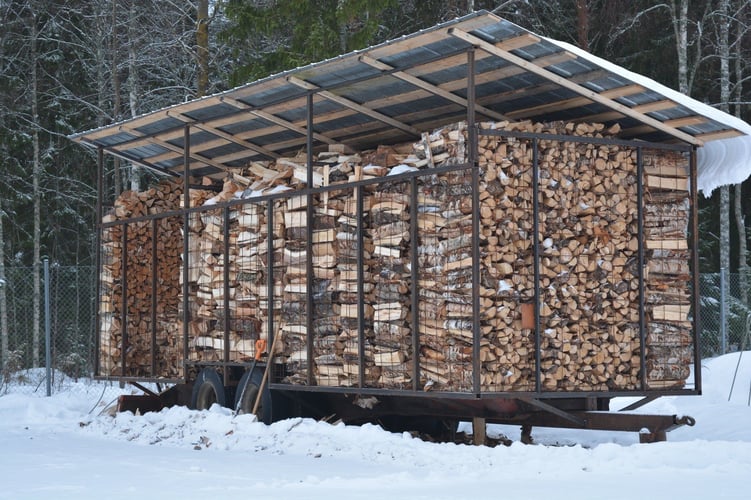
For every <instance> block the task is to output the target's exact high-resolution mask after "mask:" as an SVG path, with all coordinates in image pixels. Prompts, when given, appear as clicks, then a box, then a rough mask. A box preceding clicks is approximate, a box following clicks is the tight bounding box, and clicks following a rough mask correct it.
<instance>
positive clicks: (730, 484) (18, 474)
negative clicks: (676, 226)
mask: <svg viewBox="0 0 751 500" xmlns="http://www.w3.org/2000/svg"><path fill="white" fill-rule="evenodd" d="M737 361H738V354H733V355H727V356H723V357H721V358H717V359H713V360H708V361H706V362H705V363H703V370H702V376H703V380H704V389H705V395H704V396H697V397H693V396H681V397H669V398H667V397H666V398H662V399H659V400H657V401H655V402H653V403H651V404H650V405H648V406H646V407H644V408H642V409H641V410H640V411H643V412H645V413H670V414H672V413H676V414H679V415H691V416H694V417H695V418H696V420H697V425H696V427H693V428H687V427H684V428H681V429H678V430H676V431H674V432H671V433H670V434H669V435H668V442H667V443H659V444H650V445H640V444H637V441H638V436H636V434H635V433H618V432H589V431H573V430H561V429H534V430H533V435H534V437H535V438H536V441H537V442H538V443H539V444H538V445H537V446H526V445H523V444H521V443H518V442H515V443H514V444H512V445H511V446H510V447H505V446H498V447H495V448H490V447H473V446H467V445H456V444H435V443H427V442H423V441H421V440H419V439H416V438H413V437H412V436H410V435H409V434H406V433H405V434H392V433H387V432H385V431H383V430H381V429H380V428H379V427H377V426H373V425H365V426H362V427H354V426H346V425H342V424H338V425H331V424H327V423H323V422H316V421H313V420H310V419H299V418H296V419H289V420H285V421H282V422H277V423H275V424H273V425H271V426H265V425H263V424H261V423H257V422H253V421H252V419H251V418H250V417H248V416H244V415H241V416H233V415H232V412H230V411H229V410H227V409H224V408H220V407H218V406H214V407H212V408H211V409H210V410H209V411H203V412H197V411H190V410H187V409H186V408H182V407H175V408H170V409H165V410H163V411H161V412H159V413H147V414H145V415H142V416H134V415H132V414H130V413H124V414H119V415H117V416H115V417H112V416H109V415H108V414H106V413H105V412H103V411H102V410H103V409H104V408H105V407H106V406H107V404H108V403H110V402H111V401H112V400H114V398H116V396H117V394H119V393H121V392H122V391H120V390H119V389H117V388H116V387H114V386H112V385H108V386H103V385H101V384H82V383H71V384H70V387H71V389H70V391H68V392H64V393H59V394H56V395H55V396H53V397H51V398H44V397H38V396H29V395H25V394H19V393H11V394H8V395H6V396H2V397H0V442H2V444H3V453H0V470H3V480H2V482H3V487H2V489H0V498H14V499H16V498H77V499H88V498H92V499H93V498H97V499H98V498H102V497H103V496H106V497H107V498H138V497H139V496H142V497H147V498H153V497H154V496H155V495H159V496H160V497H164V498H181V499H183V500H185V499H191V498H224V497H227V496H228V495H242V496H248V495H250V496H252V497H253V498H290V497H293V496H296V497H299V498H313V499H317V498H325V499H327V500H330V499H331V498H340V497H344V496H346V497H347V498H375V497H378V498H380V497H388V498H393V499H397V498H410V499H411V498H431V499H433V498H472V497H481V496H488V495H489V494H493V496H496V495H497V492H501V491H502V492H503V497H504V498H525V499H526V498H539V497H542V496H552V495H554V496H555V497H556V498H564V499H566V498H576V499H581V498H602V497H605V498H634V497H639V496H644V497H647V498H654V497H656V496H664V497H667V498H682V499H688V498H717V497H726V498H747V492H748V471H749V470H751V426H750V425H749V423H750V422H751V407H749V406H747V398H748V394H749V386H750V385H751V352H747V353H745V356H744V358H743V364H742V366H741V368H740V370H739V371H738V376H737V379H736V383H735V388H734V391H733V395H732V398H731V401H728V394H729V390H730V384H731V381H732V378H733V373H734V371H735V368H736V364H737ZM616 403H617V404H616ZM628 403H629V401H627V400H625V399H624V400H616V401H615V402H614V404H613V406H614V407H617V406H618V405H619V404H620V405H625V404H628ZM465 427H466V426H465ZM466 428H468V427H466ZM490 433H491V434H492V433H496V434H498V433H504V434H506V435H508V436H509V437H511V438H512V439H515V440H516V439H518V437H519V430H518V428H515V427H504V426H491V429H490ZM582 485H586V488H582Z"/></svg>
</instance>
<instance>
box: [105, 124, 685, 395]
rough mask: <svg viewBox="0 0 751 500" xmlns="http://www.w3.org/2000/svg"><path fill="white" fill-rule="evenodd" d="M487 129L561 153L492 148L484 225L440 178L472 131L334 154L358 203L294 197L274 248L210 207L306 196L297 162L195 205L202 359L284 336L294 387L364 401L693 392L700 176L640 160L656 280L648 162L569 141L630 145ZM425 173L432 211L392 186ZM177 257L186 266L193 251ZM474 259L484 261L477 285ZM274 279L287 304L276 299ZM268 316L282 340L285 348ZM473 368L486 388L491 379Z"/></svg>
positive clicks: (319, 179) (668, 163)
mask: <svg viewBox="0 0 751 500" xmlns="http://www.w3.org/2000/svg"><path fill="white" fill-rule="evenodd" d="M481 128H483V129H504V130H516V131H520V132H533V133H545V134H556V135H558V136H559V137H556V138H544V139H541V140H539V141H537V143H536V144H534V143H533V140H532V139H529V138H514V137H501V136H490V135H483V134H482V133H481V134H480V135H479V150H478V156H477V158H478V162H479V169H478V171H477V172H476V174H477V176H478V178H479V185H478V193H477V195H478V196H477V198H478V199H479V206H478V207H474V206H473V181H472V179H473V172H472V169H471V168H465V169H460V170H457V171H454V172H449V173H445V172H444V173H440V174H435V173H431V168H432V167H441V166H448V165H461V164H464V163H465V162H466V161H467V158H468V156H469V155H468V151H467V135H468V131H467V127H466V124H465V123H459V124H454V125H451V126H448V127H445V128H442V129H439V130H436V131H434V132H433V133H429V134H424V135H423V137H422V139H421V140H420V141H419V142H418V143H416V144H413V145H409V147H405V146H404V145H401V146H395V147H380V148H378V149H377V150H374V151H370V152H362V153H360V154H359V155H357V154H351V153H344V152H343V151H341V150H337V149H335V148H332V150H331V151H329V152H324V153H321V154H319V155H318V156H317V157H316V158H314V160H315V167H314V172H313V173H314V176H313V182H314V187H318V186H322V185H335V184H342V189H341V190H334V191H329V192H323V193H317V194H315V195H307V194H305V195H301V194H295V193H294V192H291V193H290V195H289V196H288V197H285V198H281V199H278V200H275V201H274V202H273V207H274V208H273V210H274V213H273V233H274V234H273V235H269V234H268V228H267V222H268V216H269V214H268V213H266V212H267V208H266V206H267V205H266V202H261V203H259V202H254V201H253V200H252V198H251V199H247V200H245V202H243V203H242V204H238V205H233V206H232V207H231V208H230V209H229V210H228V212H227V211H225V209H212V208H211V206H210V205H211V204H212V203H217V202H222V201H227V200H229V199H232V198H233V197H234V198H238V197H239V198H242V197H247V196H255V195H258V194H264V193H267V192H269V191H268V190H269V189H271V188H274V189H281V188H283V189H287V190H296V189H300V188H301V187H304V183H305V182H306V180H307V174H306V172H305V168H304V167H302V166H301V163H300V159H299V158H296V159H282V160H277V161H276V162H273V163H270V164H266V165H259V164H254V165H252V166H251V167H249V169H248V171H247V172H244V173H243V176H237V175H236V176H234V178H233V182H231V183H230V182H228V183H226V184H225V186H224V189H223V191H222V192H221V193H219V194H216V192H208V191H207V192H204V191H201V190H193V191H191V206H200V205H202V204H205V203H208V205H209V206H207V207H206V208H205V210H203V211H201V212H197V213H195V214H191V223H190V233H189V246H190V253H189V263H188V268H189V269H188V275H189V293H190V297H189V301H188V302H189V305H190V312H191V314H190V323H189V332H190V335H189V341H190V345H189V347H190V356H191V359H195V360H219V359H224V358H223V356H224V353H225V351H226V350H227V349H229V351H230V354H229V357H230V359H231V360H238V361H240V360H248V359H250V358H251V357H252V355H253V353H254V352H253V345H254V341H255V339H257V338H269V337H270V334H272V333H273V334H274V335H276V334H280V335H282V338H283V342H282V344H281V346H282V347H281V348H280V352H279V353H276V356H275V358H274V359H275V361H276V362H278V363H284V364H285V368H286V376H287V377H286V379H285V381H286V382H288V383H295V384H297V383H299V384H307V383H309V382H311V381H312V382H313V383H314V384H317V385H321V386H353V385H358V384H359V382H360V378H362V379H363V382H364V385H365V386H366V387H383V388H412V387H414V386H418V387H420V388H424V389H425V390H443V391H470V390H473V388H474V381H475V376H477V377H478V378H479V382H480V389H481V390H483V391H528V390H536V388H537V387H536V384H537V382H538V381H539V384H540V388H541V389H542V390H545V391H607V390H633V389H638V388H640V387H642V384H646V385H647V386H648V387H655V388H663V387H680V386H682V384H683V383H684V380H685V379H686V377H687V376H688V367H689V366H690V362H691V323H690V322H689V320H688V312H689V306H690V299H689V297H690V292H689V280H688V277H689V276H690V271H689V269H688V264H687V263H688V250H687V248H688V246H687V243H686V229H687V222H688V216H689V214H688V206H689V205H688V186H687V179H688V172H687V168H686V166H687V159H686V158H685V157H684V156H683V155H682V154H681V153H677V152H665V151H660V152H658V151H652V150H649V149H645V150H644V151H643V152H642V157H643V159H644V173H643V177H642V179H641V180H642V182H643V185H644V205H643V214H644V215H643V220H642V223H643V224H642V225H643V228H644V259H645V260H644V262H645V267H644V269H643V270H642V271H643V272H642V273H640V269H639V238H638V228H639V226H640V224H639V213H640V209H639V206H638V196H637V191H638V185H639V178H638V175H639V173H638V171H637V151H636V150H635V149H634V148H627V147H623V146H618V145H607V144H604V143H603V144H600V143H598V144H592V143H589V144H587V143H584V142H576V141H573V140H566V139H565V137H563V136H578V137H607V136H609V135H612V134H615V133H616V132H617V130H616V129H611V130H606V129H604V127H603V126H602V125H590V124H583V123H580V124H562V123H558V124H550V125H540V124H533V123H530V122H519V123H507V122H501V123H486V124H481ZM481 132H482V131H481ZM534 158H537V160H538V168H537V173H536V175H537V185H536V186H535V178H534V176H535V171H534V168H533V162H534ZM417 169H423V170H421V171H420V173H421V174H424V175H421V176H420V177H418V178H417V180H416V184H417V186H416V187H417V191H418V193H417V198H415V199H413V197H412V192H411V190H412V185H411V182H410V181H406V182H405V181H396V182H395V181H392V180H390V179H389V178H388V177H387V176H389V175H394V174H398V173H401V172H406V171H410V170H417ZM371 178H382V180H381V181H380V182H379V183H377V184H373V185H368V186H364V187H361V188H359V189H356V188H354V187H352V186H350V185H348V183H349V182H352V181H360V180H363V179H371ZM535 190H536V191H537V193H538V194H537V196H538V214H537V215H536V213H535V203H534V196H535ZM358 196H360V197H362V199H361V200H358V199H357V198H358ZM412 203H415V204H416V206H411V204H412ZM358 205H361V206H362V208H361V211H360V210H359V209H358ZM475 209H476V210H475ZM309 211H310V212H311V213H312V216H313V217H312V219H311V222H312V227H308V220H309V219H308V213H309ZM413 211H414V212H416V214H417V217H416V220H414V219H413V216H412V215H411V213H412V212H413ZM475 212H476V213H477V214H478V216H479V217H478V219H477V220H476V221H475V219H474V213H475ZM177 222H178V223H179V221H177ZM474 222H477V223H478V225H479V233H478V234H474V231H473V224H474ZM226 224H229V225H228V227H226V228H225V225H226ZM413 224H416V227H413ZM225 232H226V235H227V236H228V237H229V239H228V241H226V243H225ZM413 234H416V241H413ZM535 235H537V236H535ZM269 238H271V239H272V245H273V249H274V254H273V255H268V247H269ZM308 238H311V239H312V241H310V242H309V241H308ZM116 240H117V238H116V235H114V236H110V241H113V242H114V241H116ZM175 240H176V241H177V243H176V244H175V248H176V249H177V253H176V255H177V257H176V262H177V264H176V266H177V267H178V268H179V266H180V263H179V250H180V248H181V244H182V241H181V239H180V238H179V234H178V235H176V237H175ZM360 240H361V241H362V248H360V247H359V246H358V245H359V241H360ZM225 245H226V246H225ZM474 245H479V246H478V247H477V250H479V252H478V253H479V257H480V261H479V262H477V263H476V264H477V266H476V268H475V269H474V270H473V265H474V264H475V261H474V256H473V254H474V252H473V249H474V248H475V247H474ZM110 247H111V249H112V250H113V251H114V250H115V247H114V246H113V245H112V244H110ZM308 248H310V249H311V250H312V251H311V255H308ZM412 248H415V249H416V250H417V255H416V256H413V255H412ZM225 249H226V250H228V257H229V259H228V263H229V266H228V268H227V269H226V270H225V268H224V266H225V260H224V252H225ZM536 253H537V255H536ZM413 257H414V258H415V259H416V261H417V269H413V267H412V261H413ZM112 260H113V262H115V261H116V260H117V259H112ZM272 261H273V266H274V277H273V283H274V286H273V288H274V290H273V294H274V300H273V302H272V301H271V300H269V297H268V286H267V277H268V274H267V273H268V267H269V266H268V264H269V262H272ZM358 263H361V264H362V268H361V269H358ZM309 266H310V271H312V275H310V274H309ZM114 267H116V266H114ZM114 267H113V268H112V269H114ZM107 270H108V268H106V267H105V271H107ZM475 272H476V273H477V274H475ZM413 273H416V276H417V283H413V282H412V277H413ZM640 274H643V276H644V278H645V290H644V292H645V293H644V300H645V303H646V308H645V311H644V316H643V318H642V316H641V315H640V310H639V301H640V297H641V291H640V290H639V276H640ZM177 275H178V273H177V272H176V273H175V277H176V276H177ZM175 277H173V279H176V278H175ZM309 277H312V282H309ZM475 278H477V279H478V280H479V283H478V284H477V285H478V287H476V286H474V285H475V284H474V279H475ZM225 280H226V281H225ZM413 287H414V288H416V289H417V296H416V297H413V296H412V290H413ZM176 290H177V291H176V292H174V293H175V295H174V302H175V304H178V303H180V302H181V300H182V298H181V296H180V295H179V294H180V289H179V288H176ZM309 294H310V296H311V297H312V307H310V306H309V304H310V303H309V302H308V297H309ZM360 294H362V299H363V300H362V301H361V300H360V298H361V297H360ZM536 294H539V302H538V303H537V304H535V297H536ZM134 297H135V296H134ZM107 304H112V301H109V302H107ZM413 304H416V306H417V309H416V310H415V309H414V308H413ZM103 307H105V306H103ZM107 307H114V306H107ZM175 307H177V306H175ZM476 308H477V309H476ZM269 311H274V312H273V314H274V315H275V317H274V318H273V324H274V330H275V331H274V332H268V331H267V329H268V315H269ZM227 314H229V316H227ZM361 316H362V317H361ZM117 318H118V316H117V315H115V319H117ZM415 319H416V321H414V320H415ZM642 319H644V321H645V325H646V332H645V336H646V349H644V350H642V348H641V339H640V337H641V332H640V322H641V320H642ZM115 323H116V321H111V322H110V324H115ZM228 325H229V326H228ZM311 326H312V329H313V331H309V328H310V327H311ZM538 326H539V330H537V328H538ZM108 328H110V329H113V328H115V327H113V326H109V327H108ZM227 328H229V332H228V333H229V336H228V337H227V336H226V333H225V331H226V330H227ZM415 329H416V330H417V331H415ZM134 330H135V331H139V332H140V331H142V330H143V329H142V328H140V327H134ZM179 330H180V329H179V328H178V329H177V331H179ZM143 331H144V332H145V331H146V330H143ZM476 336H477V337H476ZM415 337H416V339H415ZM144 338H146V337H145V336H144ZM225 338H229V339H230V345H229V346H225V345H224V342H225ZM476 338H479V346H477V345H475V339H476ZM415 340H417V343H418V349H417V351H416V352H415V350H414V342H415ZM538 340H539V348H540V350H539V365H538V362H537V355H536V354H537V353H536V345H537V342H538ZM109 342H110V344H114V342H115V340H113V339H110V340H109ZM308 342H311V344H312V345H308ZM309 352H311V353H312V359H310V360H309V359H308V353H309ZM475 354H477V355H478V356H479V359H478V360H475V359H474V356H475ZM642 360H644V361H645V362H646V363H645V366H643V361H642ZM475 361H477V363H478V366H480V373H479V374H475V373H473V368H472V367H473V365H474V363H475ZM415 363H417V365H415ZM361 364H362V366H363V367H364V373H362V374H361V373H360V372H359V370H360V366H361ZM642 371H645V372H646V380H645V381H644V382H643V381H642V379H641V376H642ZM415 373H417V374H418V378H417V379H415ZM538 373H539V374H538ZM538 377H539V380H538Z"/></svg>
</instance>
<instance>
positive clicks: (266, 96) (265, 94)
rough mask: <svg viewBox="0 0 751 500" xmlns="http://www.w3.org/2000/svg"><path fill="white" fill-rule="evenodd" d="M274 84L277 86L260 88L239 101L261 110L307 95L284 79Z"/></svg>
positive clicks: (303, 90) (278, 79) (275, 81)
mask: <svg viewBox="0 0 751 500" xmlns="http://www.w3.org/2000/svg"><path fill="white" fill-rule="evenodd" d="M274 83H275V85H272V86H269V85H264V86H263V87H260V86H259V88H258V89H257V90H256V91H255V92H253V93H252V94H246V95H243V96H242V97H238V100H240V101H242V102H244V103H245V104H247V105H249V106H253V107H256V108H261V107H264V106H268V105H270V104H275V103H278V102H283V101H287V100H290V99H295V98H300V97H305V94H306V93H307V91H306V90H305V89H302V88H300V87H298V86H297V85H293V84H291V83H289V82H287V81H286V80H284V79H283V78H276V79H275V80H274ZM251 89H252V86H251ZM253 90H255V89H253ZM244 94H245V93H244Z"/></svg>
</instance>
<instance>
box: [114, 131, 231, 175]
mask: <svg viewBox="0 0 751 500" xmlns="http://www.w3.org/2000/svg"><path fill="white" fill-rule="evenodd" d="M123 129H124V130H126V131H127V132H128V133H129V134H134V135H143V134H142V133H141V132H138V131H137V130H132V129H130V128H128V127H125V126H123ZM150 142H153V143H155V144H159V145H160V146H162V147H164V148H167V149H169V150H171V151H173V152H175V153H179V154H181V155H182V154H184V150H183V148H181V147H180V146H175V145H174V144H171V143H169V142H167V141H164V140H162V139H159V138H158V137H153V136H150ZM121 147H122V146H119V145H115V146H113V148H115V149H117V148H121ZM127 149H130V146H129V145H128V146H127ZM190 158H191V159H192V160H195V161H197V162H200V163H203V164H204V165H209V166H212V167H216V168H218V169H220V170H227V167H226V166H225V165H222V164H221V163H219V162H215V161H214V160H212V159H211V158H207V157H205V156H202V155H199V154H197V153H194V152H191V153H190Z"/></svg>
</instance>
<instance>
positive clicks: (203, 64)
mask: <svg viewBox="0 0 751 500" xmlns="http://www.w3.org/2000/svg"><path fill="white" fill-rule="evenodd" d="M196 24H197V26H196V45H197V47H196V54H197V56H198V82H197V85H196V97H203V96H205V95H206V92H207V91H208V89H209V0H199V1H198V17H197V19H196Z"/></svg>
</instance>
